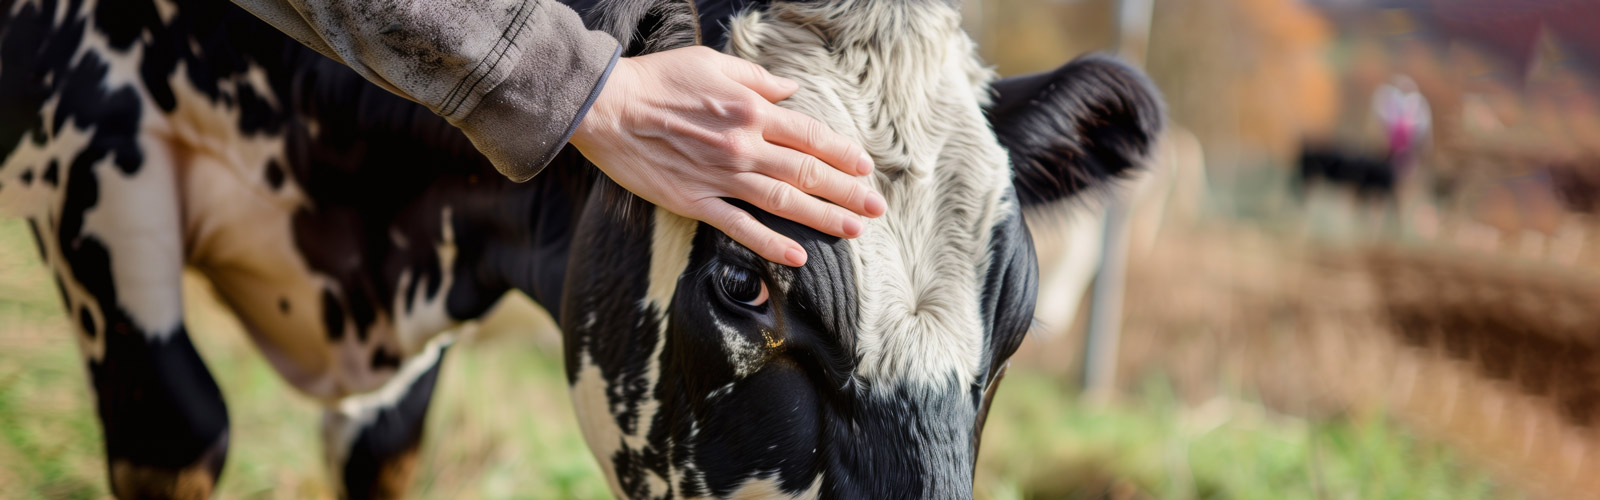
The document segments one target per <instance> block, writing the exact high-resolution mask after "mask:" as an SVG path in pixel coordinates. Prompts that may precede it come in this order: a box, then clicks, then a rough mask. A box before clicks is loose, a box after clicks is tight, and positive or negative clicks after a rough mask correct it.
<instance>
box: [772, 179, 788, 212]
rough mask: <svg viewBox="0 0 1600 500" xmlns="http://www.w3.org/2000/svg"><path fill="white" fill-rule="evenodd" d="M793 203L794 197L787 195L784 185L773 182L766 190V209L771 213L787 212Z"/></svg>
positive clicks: (786, 188)
mask: <svg viewBox="0 0 1600 500" xmlns="http://www.w3.org/2000/svg"><path fill="white" fill-rule="evenodd" d="M793 203H794V196H793V195H790V194H789V189H788V187H787V186H786V185H785V184H783V183H781V182H775V183H773V184H772V187H771V188H768V189H767V207H768V208H770V209H771V210H772V211H773V212H787V211H788V210H789V208H790V205H791V204H793Z"/></svg>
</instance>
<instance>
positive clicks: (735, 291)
mask: <svg viewBox="0 0 1600 500" xmlns="http://www.w3.org/2000/svg"><path fill="white" fill-rule="evenodd" d="M717 286H718V287H720V288H722V293H723V294H724V295H727V297H728V298H729V299H732V300H733V301H734V302H738V303H740V304H744V305H747V306H751V307H760V306H761V305H762V304H766V303H767V284H766V283H763V282H762V281H761V278H757V277H756V275H755V274H754V273H751V272H750V271H749V270H747V269H741V268H737V267H733V266H724V267H723V268H722V270H721V271H720V272H718V274H717Z"/></svg>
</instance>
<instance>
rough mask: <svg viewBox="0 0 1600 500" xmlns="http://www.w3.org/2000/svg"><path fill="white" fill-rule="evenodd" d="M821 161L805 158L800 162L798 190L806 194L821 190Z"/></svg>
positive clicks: (810, 157) (809, 157)
mask: <svg viewBox="0 0 1600 500" xmlns="http://www.w3.org/2000/svg"><path fill="white" fill-rule="evenodd" d="M821 163H822V162H821V161H820V160H817V159H816V158H815V157H812V156H807V157H805V159H803V160H801V161H800V188H801V189H804V190H806V192H815V191H816V190H817V189H820V188H822V182H823V175H822V174H823V169H822V165H821Z"/></svg>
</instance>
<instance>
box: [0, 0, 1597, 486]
mask: <svg viewBox="0 0 1600 500" xmlns="http://www.w3.org/2000/svg"><path fill="white" fill-rule="evenodd" d="M963 9H964V12H965V15H966V22H967V25H968V29H969V32H971V33H972V35H973V37H974V38H975V39H976V40H977V41H978V42H979V45H980V47H981V50H982V52H983V55H984V57H985V58H986V59H987V60H988V61H989V62H990V63H991V64H993V65H995V67H996V69H997V70H998V71H999V72H1000V73H1001V74H1002V75H1015V74H1022V73H1028V72H1034V71H1043V70H1048V69H1052V68H1055V67H1057V66H1059V65H1060V64H1062V63H1063V62H1064V61H1066V60H1069V59H1071V58H1073V57H1076V56H1078V55H1080V54H1083V53H1086V52H1094V51H1103V52H1111V53H1118V54H1121V55H1123V56H1124V57H1126V58H1128V59H1129V60H1130V61H1132V62H1133V63H1135V64H1138V65H1141V66H1143V67H1144V68H1145V69H1146V71H1147V72H1148V73H1149V74H1150V76H1151V78H1152V80H1153V81H1154V82H1155V84H1156V85H1157V86H1158V87H1159V88H1160V89H1161V91H1162V92H1163V93H1164V94H1165V96H1166V101H1167V106H1168V110H1167V111H1168V114H1169V117H1170V123H1171V127H1170V129H1169V131H1168V133H1167V135H1166V137H1164V138H1163V141H1162V146H1161V148H1160V150H1159V151H1158V152H1157V154H1156V155H1155V157H1154V158H1153V160H1152V169H1151V171H1150V172H1149V173H1148V174H1146V175H1144V176H1143V177H1140V178H1138V179H1130V180H1129V181H1127V182H1125V183H1124V185H1123V186H1121V188H1120V189H1119V192H1118V194H1119V195H1120V196H1119V197H1116V198H1113V197H1104V198H1103V199H1097V200H1093V201H1088V202H1085V204H1084V209H1083V210H1081V212H1083V213H1082V214H1080V215H1078V216H1074V217H1071V218H1067V219H1063V220H1056V221H1050V222H1048V223H1040V224H1036V225H1035V227H1034V229H1035V231H1036V232H1037V233H1038V234H1039V236H1038V237H1037V238H1038V239H1039V240H1040V241H1039V245H1040V251H1039V253H1040V260H1041V263H1042V266H1043V268H1042V270H1041V273H1042V277H1043V285H1042V292H1041V298H1040V303H1039V323H1038V326H1037V328H1036V329H1035V331H1034V332H1033V334H1032V335H1030V338H1029V340H1028V341H1027V343H1025V344H1024V345H1023V347H1022V349H1021V351H1020V352H1019V353H1018V355H1017V356H1016V358H1014V361H1013V366H1012V369H1011V370H1010V373H1009V375H1008V376H1007V378H1006V381H1005V383H1004V385H1003V386H1002V388H1001V389H1000V391H999V395H998V397H997V399H996V402H995V408H994V410H993V413H992V414H991V416H990V417H989V420H988V427H987V430H986V432H985V435H984V438H983V444H984V447H983V450H982V455H981V457H980V463H979V467H978V478H977V479H978V480H977V483H976V484H977V487H976V490H977V491H976V495H977V496H978V498H986V499H1014V498H1041V499H1044V498H1085V499H1089V498H1113V499H1138V498H1171V499H1202V498H1206V499H1209V498H1218V499H1221V498H1228V499H1232V498H1240V499H1281V498H1306V499H1367V498H1397V499H1410V498H1430V499H1431V498H1438V499H1473V498H1592V497H1593V496H1594V495H1595V493H1594V492H1596V491H1600V474H1594V473H1592V471H1596V470H1600V434H1597V433H1596V432H1595V429H1594V424H1595V422H1596V420H1597V419H1600V351H1597V347H1600V335H1597V334H1600V311H1597V310H1596V308H1595V307H1594V305H1595V304H1600V274H1597V272H1596V271H1597V266H1600V247H1597V246H1596V242H1595V241H1593V240H1594V239H1595V234H1596V233H1597V232H1600V228H1597V227H1596V220H1595V218H1594V215H1593V212H1594V211H1595V210H1596V209H1597V208H1600V78H1597V75H1600V72H1597V71H1600V1H1595V0H1518V1H1512V0H1321V1H1311V0H981V1H980V0H966V1H965V3H964V5H963ZM1117 200H1120V201H1117ZM27 234H28V233H27V231H26V229H25V228H24V224H22V223H21V222H20V221H15V220H0V498H8V499H9V498H19V499H26V498H102V497H105V496H106V495H107V492H106V486H105V485H106V483H105V479H104V471H105V469H104V463H103V459H102V458H101V457H102V455H101V451H100V446H101V444H100V440H99V439H98V436H99V432H100V430H99V427H98V424H97V423H96V422H95V420H94V417H93V415H94V411H93V408H92V402H91V400H90V398H89V394H88V385H87V382H86V381H85V376H84V370H83V368H82V363H81V362H80V361H79V356H78V354H77V352H76V347H75V345H74V344H73V341H72V337H71V335H70V333H69V332H70V330H69V325H68V323H67V322H66V320H65V317H64V315H63V314H62V312H61V310H60V308H61V306H60V303H59V299H57V298H56V297H57V295H56V294H55V293H54V292H53V291H52V290H51V288H52V284H51V283H50V280H49V274H48V273H46V272H45V271H44V270H43V268H42V267H41V265H40V263H39V261H38V258H37V255H36V253H35V252H34V251H33V249H32V243H31V242H30V241H28V236H27ZM1102 263H1105V264H1106V265H1104V266H1102V265H1101V264H1102ZM185 291H186V299H185V300H186V301H187V302H188V306H189V307H188V308H187V310H188V311H189V315H190V316H191V317H190V321H191V324H192V325H193V327H192V328H191V330H192V331H196V332H206V333H205V334H202V335H196V336H195V339H194V340H195V342H196V343H197V344H198V347H199V348H200V350H201V351H202V354H203V355H204V356H205V358H206V360H207V361H208V364H209V365H210V366H211V367H212V371H213V373H214V375H215V376H216V378H217V379H218V380H219V382H220V384H221V385H222V387H223V391H224V393H225V394H226V396H227V400H228V404H229V408H230V413H231V415H232V418H233V434H232V439H233V443H232V448H231V452H230V456H229V460H228V462H227V468H226V469H225V471H224V473H223V480H222V482H221V484H220V491H219V493H218V496H219V497H222V498H252V499H255V498H260V499H279V498H283V499H289V498H324V497H327V495H328V493H327V491H328V489H327V486H326V483H327V480H326V478H325V477H323V476H322V472H321V471H320V470H321V469H320V465H319V464H320V458H319V457H320V447H319V444H318V440H317V429H318V421H319V413H318V410H317V408H316V407H315V406H314V405H313V403H311V402H310V401H308V400H306V399H304V398H302V397H300V396H299V395H297V394H295V393H293V392H292V391H291V390H290V389H289V388H288V387H287V386H286V385H285V384H284V383H283V382H282V381H281V379H279V378H278V376H277V375H276V374H275V373H274V372H272V371H271V370H270V369H269V368H268V366H267V365H266V363H265V362H264V361H263V360H262V359H261V358H260V356H259V354H258V353H256V352H255V350H254V348H253V347H251V346H250V345H249V342H248V341H247V340H246V339H245V336H244V335H243V332H242V331H241V330H240V327H239V326H238V324H237V322H236V321H235V320H234V319H233V318H232V317H231V316H230V315H229V314H228V313H227V312H225V311H224V310H223V309H222V308H221V306H220V305H219V304H218V303H217V302H216V300H215V299H214V298H212V297H211V296H210V295H209V290H208V289H207V285H206V284H205V282H204V280H203V279H199V278H196V277H190V279H189V280H188V281H187V283H186V288H185ZM557 337H558V336H557V335H556V333H555V332H554V330H553V328H552V327H551V326H550V324H549V322H548V318H547V317H545V316H544V313H543V312H541V311H539V310H538V309H537V308H535V307H534V306H532V304H531V303H529V302H528V301H527V300H526V299H523V298H521V297H513V298H511V299H508V300H507V303H506V304H504V305H503V306H502V307H500V308H499V310H498V311H497V312H496V314H495V315H494V316H493V317H491V318H490V319H489V320H487V321H486V322H484V323H483V324H482V325H480V326H479V327H477V328H476V329H475V331H473V332H471V333H470V334H469V335H468V336H467V340H466V341H464V342H463V344H462V345H461V346H459V347H458V348H456V349H454V350H452V351H451V355H450V357H449V358H448V359H447V361H446V362H445V365H444V371H443V375H442V378H441V381H440V384H441V389H440V390H439V391H438V392H437V393H436V394H437V395H436V399H435V402H434V404H433V406H432V410H431V413H430V416H429V421H428V428H429V430H428V435H429V438H428V439H427V440H426V441H425V444H424V447H423V451H422V458H421V461H420V467H419V468H418V471H419V474H418V479H417V481H416V483H415V484H414V490H413V491H414V492H415V493H416V496H417V497H420V498H605V497H606V496H607V492H606V487H605V483H604V480H603V479H602V478H601V477H600V475H599V474H600V473H599V468H598V467H597V466H596V465H595V463H594V459H593V458H592V457H591V455H590V454H589V452H588V450H587V448H586V447H585V445H584V443H583V440H582V438H581V436H580V434H579V432H578V430H577V427H576V423H575V417H574V415H573V411H572V408H571V405H570V403H569V402H568V399H567V394H566V389H565V385H564V383H563V377H562V370H561V367H560V360H561V356H560V346H559V341H558V338H557Z"/></svg>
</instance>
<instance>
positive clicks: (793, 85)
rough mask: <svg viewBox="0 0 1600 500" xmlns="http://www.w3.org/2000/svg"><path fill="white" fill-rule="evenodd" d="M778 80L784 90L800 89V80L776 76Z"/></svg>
mask: <svg viewBox="0 0 1600 500" xmlns="http://www.w3.org/2000/svg"><path fill="white" fill-rule="evenodd" d="M778 81H779V82H782V83H783V88H784V89H785V90H800V82H797V81H794V80H790V79H788V78H782V77H780V78H778Z"/></svg>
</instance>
